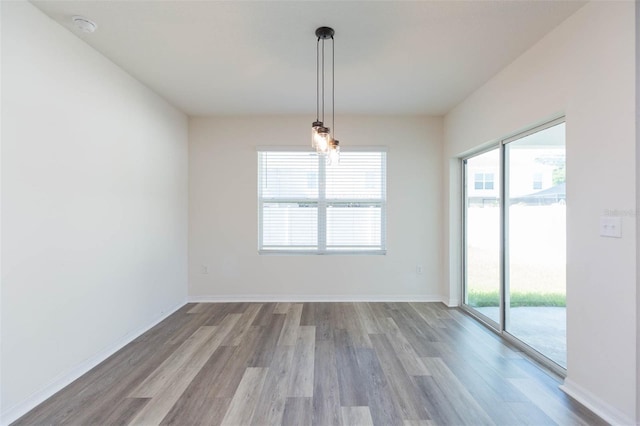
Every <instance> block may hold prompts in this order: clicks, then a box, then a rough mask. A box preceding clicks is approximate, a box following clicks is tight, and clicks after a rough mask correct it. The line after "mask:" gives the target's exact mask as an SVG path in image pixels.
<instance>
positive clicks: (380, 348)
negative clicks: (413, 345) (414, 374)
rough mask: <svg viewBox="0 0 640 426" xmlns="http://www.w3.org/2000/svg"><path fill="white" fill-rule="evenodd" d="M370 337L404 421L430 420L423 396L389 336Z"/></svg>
mask: <svg viewBox="0 0 640 426" xmlns="http://www.w3.org/2000/svg"><path fill="white" fill-rule="evenodd" d="M370 337H371V344H372V345H373V348H374V351H375V354H376V355H377V357H378V360H379V362H380V366H381V367H382V370H383V371H384V374H385V377H386V379H387V382H388V383H389V388H390V391H391V392H390V393H391V397H392V398H393V400H394V402H395V405H396V407H398V408H399V409H400V412H401V413H402V419H403V420H429V419H430V417H429V414H428V413H427V411H426V410H425V408H424V405H425V402H424V401H423V397H422V394H421V393H420V390H419V389H418V387H417V386H416V385H415V383H414V382H412V381H411V378H410V377H409V375H408V374H407V372H406V371H405V369H404V367H403V366H402V362H401V360H400V358H399V357H398V356H397V353H396V352H395V350H394V347H393V345H392V344H391V342H390V341H389V339H388V338H387V336H385V335H382V334H372V335H371V336H370Z"/></svg>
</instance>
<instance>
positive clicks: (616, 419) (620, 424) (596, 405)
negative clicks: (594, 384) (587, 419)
mask: <svg viewBox="0 0 640 426" xmlns="http://www.w3.org/2000/svg"><path fill="white" fill-rule="evenodd" d="M560 389H561V390H562V391H563V392H564V393H566V394H567V395H569V396H570V397H572V398H573V399H575V400H576V401H578V402H579V403H580V404H582V405H584V406H585V407H587V408H588V409H589V410H591V411H593V412H594V413H595V414H596V415H598V416H600V418H602V420H604V421H605V422H607V423H609V424H611V425H613V426H630V425H635V424H636V422H635V421H634V420H633V419H632V418H630V417H629V416H627V415H625V414H624V413H622V412H620V410H618V409H617V408H615V407H612V406H611V404H608V403H607V402H604V401H603V400H602V399H600V398H598V397H597V396H595V395H594V394H592V393H591V392H589V391H588V390H586V389H584V388H583V387H582V386H580V385H578V384H576V383H575V382H574V381H572V380H570V379H565V381H564V384H563V385H561V386H560Z"/></svg>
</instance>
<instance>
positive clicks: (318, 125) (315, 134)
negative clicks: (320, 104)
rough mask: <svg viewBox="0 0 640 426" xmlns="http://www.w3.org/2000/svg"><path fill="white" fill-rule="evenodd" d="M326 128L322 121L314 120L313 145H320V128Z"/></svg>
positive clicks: (312, 127)
mask: <svg viewBox="0 0 640 426" xmlns="http://www.w3.org/2000/svg"><path fill="white" fill-rule="evenodd" d="M322 128H324V125H323V124H322V121H314V122H313V123H312V124H311V147H312V148H314V149H315V148H316V147H317V145H318V130H319V129H322Z"/></svg>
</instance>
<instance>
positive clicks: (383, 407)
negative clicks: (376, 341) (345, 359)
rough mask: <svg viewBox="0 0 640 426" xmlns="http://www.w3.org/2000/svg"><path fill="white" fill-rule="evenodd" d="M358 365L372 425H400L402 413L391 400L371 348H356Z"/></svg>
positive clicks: (389, 389) (385, 381)
mask: <svg viewBox="0 0 640 426" xmlns="http://www.w3.org/2000/svg"><path fill="white" fill-rule="evenodd" d="M356 358H357V359H358V365H359V366H360V368H361V369H362V371H363V380H364V391H365V392H366V393H367V400H368V401H369V410H370V411H371V418H372V419H373V424H374V425H386V426H392V425H402V423H403V421H402V415H401V412H400V410H399V409H398V407H397V406H396V405H395V403H394V402H393V397H392V395H391V392H392V391H391V388H390V387H389V384H388V382H387V379H386V378H385V375H384V371H383V370H382V367H381V366H380V362H379V361H378V358H377V357H376V354H375V352H374V351H373V349H361V348H357V349H356ZM421 377H426V376H421Z"/></svg>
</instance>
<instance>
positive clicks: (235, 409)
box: [221, 367, 269, 426]
mask: <svg viewBox="0 0 640 426" xmlns="http://www.w3.org/2000/svg"><path fill="white" fill-rule="evenodd" d="M268 371H269V369H268V368H255V367H249V368H247V369H246V371H245V373H244V375H243V376H242V380H241V381H240V385H239V386H238V390H237V391H236V393H235V395H234V396H233V398H232V399H231V403H230V404H229V409H228V410H227V413H226V414H225V416H224V419H223V420H222V423H221V424H222V425H223V426H244V425H248V424H251V417H253V413H254V411H255V409H256V405H257V404H258V398H259V397H260V393H261V392H262V387H263V386H264V382H265V380H266V378H267V373H268Z"/></svg>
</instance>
